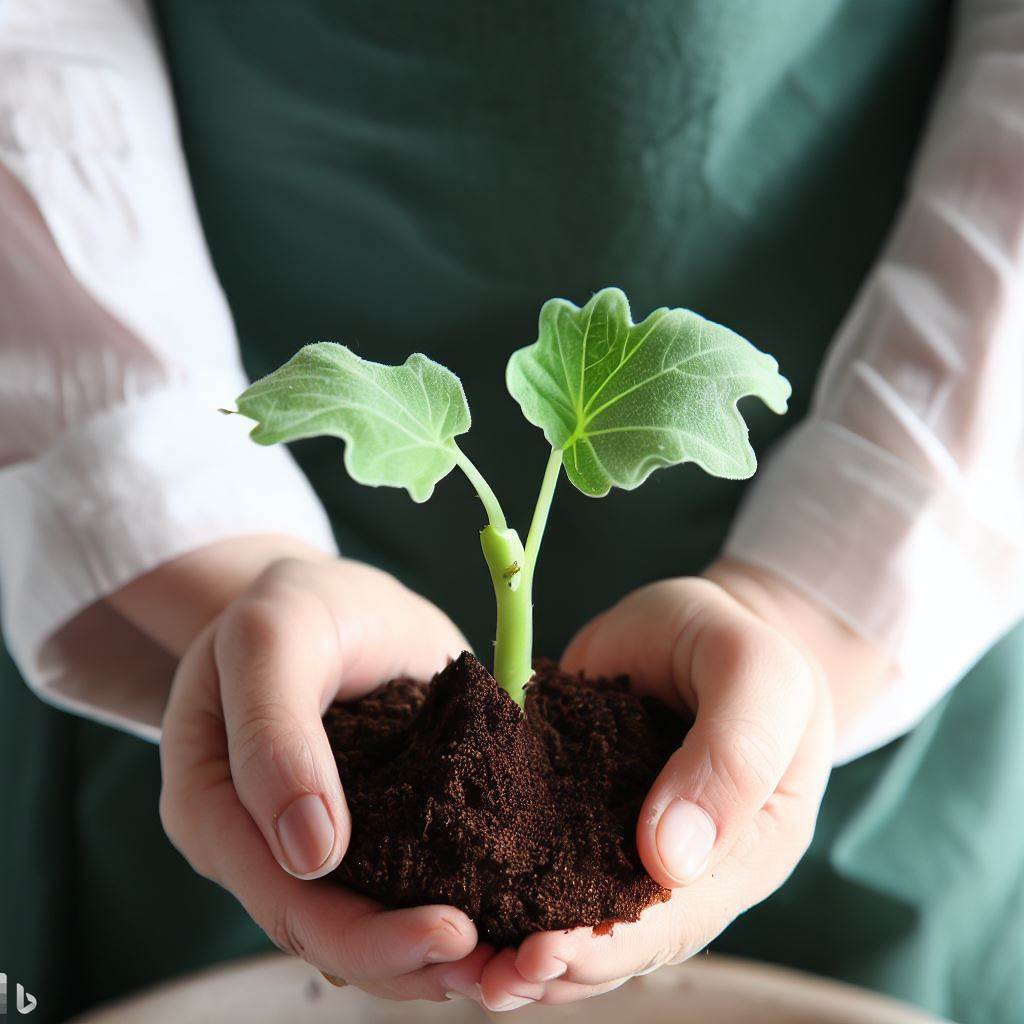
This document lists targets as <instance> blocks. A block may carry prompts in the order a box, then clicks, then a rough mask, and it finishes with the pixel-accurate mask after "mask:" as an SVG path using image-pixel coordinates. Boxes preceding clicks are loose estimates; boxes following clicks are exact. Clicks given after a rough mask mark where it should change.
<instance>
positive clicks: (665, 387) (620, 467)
mask: <svg viewBox="0 0 1024 1024" xmlns="http://www.w3.org/2000/svg"><path fill="white" fill-rule="evenodd" d="M506 382H507V385H508V389H509V391H510V392H511V394H512V397H513V398H515V400H516V401H517V402H518V403H519V405H520V406H521V407H522V410H523V413H524V415H525V416H526V418H527V419H528V420H529V421H530V422H531V423H533V424H534V425H535V426H538V427H540V428H541V430H543V431H544V436H545V437H546V438H547V440H548V442H549V443H550V444H551V445H552V447H554V448H556V449H561V450H562V452H563V460H564V465H565V469H566V473H567V474H568V476H569V479H570V480H572V482H573V483H574V484H575V485H576V487H578V488H579V489H580V490H581V491H583V493H584V494H589V495H593V496H594V497H601V496H603V495H605V494H607V493H608V491H609V490H610V489H611V488H612V487H621V488H623V489H625V490H632V489H633V488H635V487H639V486H640V484H642V483H643V482H644V481H645V480H646V479H647V477H648V476H650V474H651V473H653V472H654V470H656V469H660V468H662V467H665V466H673V465H676V464H678V463H681V462H696V463H697V465H699V466H700V467H701V468H702V469H704V470H705V471H706V472H708V473H711V474H713V475H714V476H720V477H726V478H728V479H744V478H746V477H749V476H751V475H752V474H753V472H754V470H755V469H756V468H757V460H756V458H755V456H754V451H753V449H752V448H751V447H750V442H749V441H748V439H747V434H748V431H747V425H746V423H745V421H744V419H743V417H742V415H741V414H740V412H739V409H738V408H737V403H738V402H739V400H740V399H741V398H743V397H745V396H747V395H756V396H757V397H758V398H760V399H761V400H762V401H763V402H764V403H765V404H766V405H767V406H768V407H769V408H770V409H771V410H772V411H773V412H776V413H783V412H785V411H786V402H787V400H788V398H789V395H790V386H789V382H788V381H787V380H786V379H785V378H784V377H782V376H780V374H779V372H778V363H776V361H775V360H774V359H773V358H772V357H771V356H769V355H766V354H765V353H763V352H760V351H758V350H757V349H756V348H754V346H753V345H751V344H750V342H748V341H746V340H745V339H744V338H741V337H740V336H739V335H738V334H736V333H734V332H733V331H730V330H729V329H728V328H727V327H723V326H721V325H720V324H716V323H713V322H711V321H710V320H705V319H704V318H703V317H701V316H699V315H698V314H696V313H693V312H691V311H690V310H687V309H664V308H663V309H656V310H655V311H654V312H653V313H651V314H650V316H648V317H647V318H646V319H645V320H644V321H643V322H642V323H639V324H634V323H633V321H632V318H631V315H630V310H629V302H628V300H627V299H626V296H625V295H624V294H623V293H622V291H620V290H619V289H618V288H605V289H603V290H602V291H599V292H598V293H597V294H596V295H594V297H593V298H592V299H591V300H590V301H589V302H588V303H587V304H586V305H585V306H583V307H582V308H580V307H578V306H575V305H573V304H572V303H571V302H567V301H566V300H565V299H551V300H550V301H548V302H546V303H545V304H544V307H543V308H542V309H541V313H540V330H539V336H538V340H537V341H536V342H534V344H532V345H528V346H527V347H526V348H522V349H519V351H517V352H515V353H513V355H512V358H511V359H510V360H509V364H508V370H507V373H506Z"/></svg>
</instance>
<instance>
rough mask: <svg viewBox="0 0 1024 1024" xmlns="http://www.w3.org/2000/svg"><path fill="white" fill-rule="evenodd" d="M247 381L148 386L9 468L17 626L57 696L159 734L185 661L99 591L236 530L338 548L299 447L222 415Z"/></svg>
mask: <svg viewBox="0 0 1024 1024" xmlns="http://www.w3.org/2000/svg"><path fill="white" fill-rule="evenodd" d="M242 387H244V381H236V380H230V381H220V382H218V383H217V384H216V385H212V384H210V385H207V386H206V387H203V388H197V387H194V386H186V385H182V386H179V387H173V388H168V389H167V390H163V391H160V392H156V393H151V394H148V395H146V396H144V397H141V398H139V399H138V400H137V401H133V402H131V403H129V404H126V405H122V406H118V407H116V408H112V409H110V410H108V411H106V412H104V413H101V414H99V415H97V416H95V417H93V418H92V419H90V420H88V421H87V422H85V423H84V424H82V425H79V426H76V427H74V428H72V430H70V431H69V432H68V433H67V434H65V435H64V436H63V437H62V438H61V440H60V441H58V442H57V443H56V444H55V445H53V446H52V447H51V448H50V449H49V450H48V451H46V452H45V453H44V454H43V455H41V456H40V457H39V458H37V459H35V460H32V461H30V462H22V463H17V464H15V465H13V466H10V467H8V468H5V469H0V514H2V517H3V523H2V529H0V593H2V596H3V604H2V608H0V612H2V621H3V630H4V634H5V636H6V639H7V642H8V645H9V647H10V649H11V653H12V655H13V657H14V659H15V661H16V662H17V664H18V666H19V668H20V669H21V671H22V673H23V675H24V676H25V678H26V680H27V681H28V683H29V685H30V686H31V687H32V688H33V689H34V690H36V691H37V692H38V693H39V695H40V696H41V697H43V698H44V699H46V700H48V701H50V702H51V703H54V704H56V705H58V706H61V707H65V708H68V709H69V710H74V711H76V712H79V713H82V714H85V715H88V716H89V717H92V718H96V719H98V720H101V721H105V722H108V723H111V724H114V725H118V726H120V727H122V728H125V729H127V730H128V731H131V732H135V733H136V734H138V735H141V736H145V737H147V738H150V739H155V738H157V736H158V734H159V725H160V720H161V718H162V715H163V708H164V704H165V701H166V696H167V691H168V688H169V685H170V679H171V674H172V672H173V669H174V661H173V659H172V658H170V657H169V656H168V655H167V654H166V653H164V652H162V650H161V649H160V648H158V647H156V645H154V644H152V643H151V642H150V641H148V640H146V639H145V638H143V637H142V636H141V635H140V634H139V633H138V631H137V630H135V629H134V628H133V627H131V626H130V625H129V624H128V623H126V622H124V620H122V619H120V618H119V617H118V616H117V615H116V613H114V612H113V611H112V610H111V609H109V608H107V607H106V606H104V605H97V602H99V601H100V600H101V599H102V598H103V597H105V596H106V595H108V594H110V593H112V592H114V591H115V590H117V589H119V588H120V587H122V586H124V585H125V584H127V583H128V582H130V581H131V580H133V579H135V578H137V577H138V576H140V575H142V574H144V573H146V572H148V571H149V570H151V569H154V568H156V567H157V566H159V565H161V564H163V563H164V562H167V561H168V560H170V559H173V558H176V557H178V556H180V555H182V554H185V553H186V552H188V551H192V550H195V549H196V548H198V547H201V546H203V545H205V544H209V543H212V542H214V541H217V540H220V539H223V538H226V537H233V536H242V535H246V534H257V533H284V534H288V535H290V536H293V537H298V538H300V539H303V540H305V541H307V542H309V543H311V544H313V545H315V546H317V547H319V548H320V549H322V550H324V551H328V552H334V551H335V546H334V540H333V536H332V534H331V529H330V524H329V523H328V520H327V517H326V515H325V513H324V511H323V509H322V507H321V506H320V504H319V501H318V500H317V498H316V496H315V494H314V493H313V490H312V488H311V487H310V485H309V483H308V481H307V480H306V478H305V477H304V476H303V474H302V473H301V471H300V470H299V469H298V467H297V466H296V465H295V463H294V462H293V461H292V459H291V456H290V455H289V454H288V452H287V451H286V450H285V449H284V448H283V447H277V448H261V447H259V446H257V445H255V444H254V443H253V442H252V441H250V440H249V439H248V437H247V436H246V434H247V431H248V428H249V427H251V424H249V423H248V422H247V421H243V420H241V418H238V417H227V416H223V415H221V414H220V413H218V412H217V401H218V400H219V401H221V402H224V401H228V400H230V399H232V398H233V397H234V395H235V394H237V393H238V392H239V391H240V390H241V388H242ZM213 393H215V394H216V396H217V397H216V398H214V397H213Z"/></svg>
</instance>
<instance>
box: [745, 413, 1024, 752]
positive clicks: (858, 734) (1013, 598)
mask: <svg viewBox="0 0 1024 1024" xmlns="http://www.w3.org/2000/svg"><path fill="white" fill-rule="evenodd" d="M725 553H726V554H727V555H729V556H730V557H732V558H737V559H740V560H742V561H745V562H748V563H750V564H752V565H756V566H759V567H761V568H764V569H767V570H769V571H770V572H772V573H774V574H775V575H777V576H779V577H780V578H782V579H784V580H786V581H787V582H788V583H790V584H791V585H793V586H794V587H796V588H797V589H798V590H800V591H801V592H803V593H805V594H807V595H808V596H809V597H811V598H812V599H814V600H815V601H817V602H818V603H819V604H820V605H822V606H823V607H824V608H827V609H829V610H830V611H831V612H832V613H833V614H835V615H836V616H837V617H838V618H839V619H840V620H841V621H843V622H844V623H846V624H847V625H848V626H849V627H850V628H851V629H853V630H854V632H856V633H857V634H858V635H859V636H861V637H863V638H864V639H865V640H867V641H869V642H870V643H873V644H875V645H876V646H877V647H878V648H879V649H881V650H882V651H884V652H885V653H886V654H887V655H888V656H889V657H890V658H891V660H892V664H893V678H892V680H891V681H890V685H889V686H888V687H887V688H886V690H885V692H884V693H883V694H882V695H881V696H880V697H879V698H878V699H877V700H876V701H875V703H874V704H873V705H872V706H871V707H870V708H868V709H867V711H866V712H865V713H864V715H863V716H862V718H861V719H860V720H859V721H858V722H856V723H855V724H854V728H853V729H852V730H851V732H850V733H849V734H848V735H847V736H845V737H843V738H842V739H841V743H840V748H839V750H838V752H837V755H838V756H837V763H843V762H845V761H849V760H852V759H853V758H855V757H859V756H860V755H861V754H864V753H867V752H868V751H870V750H873V749H875V748H877V747H880V746H882V745H883V744H885V743H887V742H889V741H890V740H892V739H894V738H896V737H897V736H900V735H902V734H903V733H904V732H906V731H907V730H908V729H910V728H912V727H913V726H914V725H916V724H917V722H918V721H920V719H921V718H923V717H924V715H925V714H926V713H927V712H928V711H929V709H930V708H931V707H933V706H934V704H935V703H936V702H937V701H938V700H939V699H940V698H941V697H942V696H943V695H944V694H945V693H946V692H947V691H948V690H949V689H951V688H952V686H953V685H954V684H955V683H956V682H957V680H958V679H960V678H961V676H962V675H963V674H964V673H965V672H966V671H967V670H968V669H969V668H970V667H971V665H972V664H973V663H974V662H975V661H976V660H977V659H978V658H979V657H980V656H981V655H982V654H983V653H984V652H985V651H986V650H987V649H988V647H989V646H991V644H992V643H993V642H994V641H995V640H996V639H997V638H998V637H999V636H1001V635H1002V634H1003V633H1004V632H1006V631H1007V630H1008V629H1009V628H1010V627H1011V626H1012V625H1013V624H1014V623H1015V622H1016V621H1017V619H1018V618H1019V617H1020V615H1021V609H1022V608H1024V550H1022V548H1021V545H1020V542H1019V540H1015V539H1014V538H1011V537H1009V536H1007V535H1006V534H1004V533H1003V532H1001V531H999V530H998V529H996V528H994V527H993V526H991V525H988V524H986V523H984V522H982V521H980V519H979V517H978V516H977V514H976V511H975V510H974V509H972V508H971V502H970V500H969V498H968V496H967V495H966V494H961V493H958V491H957V490H956V489H955V488H954V487H951V486H950V485H949V481H948V480H947V481H942V482H941V483H938V482H936V480H935V478H934V477H933V478H931V479H928V478H925V477H923V476H922V475H920V474H919V473H917V472H915V471H914V470H913V468H912V467H911V466H909V465H908V464H907V463H906V462H904V461H903V460H901V459H899V458H897V457H896V456H894V455H893V454H891V453H890V452H887V451H885V450H884V449H882V448H879V447H877V446H875V445H873V444H871V443H870V442H869V441H866V440H865V439H864V438H863V437H860V436H858V435H857V434H854V433H852V432H851V431H849V430H846V429H844V428H843V427H840V426H838V425H837V424H835V423H832V422H828V421H825V420H820V419H813V418H812V419H810V420H808V421H806V422H805V423H803V424H801V425H800V426H798V427H797V428H796V429H795V430H794V431H793V432H792V433H791V434H790V435H789V436H788V437H787V439H786V440H785V442H784V443H783V445H782V446H781V448H780V450H779V451H778V452H777V453H776V454H775V455H774V456H773V458H772V459H771V460H770V462H769V463H768V465H767V466H766V467H765V468H764V469H763V470H762V472H761V474H760V475H759V477H758V481H757V483H756V485H755V486H754V488H753V491H752V493H751V494H750V496H749V497H748V498H747V500H746V502H745V503H744V506H743V508H742V509H741V511H740V514H739V516H738V518H737V520H736V522H735V524H734V525H733V528H732V532H731V534H730V537H729V540H728V542H727V543H726V546H725Z"/></svg>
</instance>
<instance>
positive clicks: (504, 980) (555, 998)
mask: <svg viewBox="0 0 1024 1024" xmlns="http://www.w3.org/2000/svg"><path fill="white" fill-rule="evenodd" d="M711 575H713V576H714V578H713V579H710V578H686V579H674V580H666V581H663V582H660V583H655V584H652V585H650V586H646V587H643V588H642V589H640V590H637V591H634V592H633V593H631V594H630V595H629V596H627V597H626V598H624V599H623V600H622V601H620V602H619V603H618V604H616V605H615V606H613V607H612V608H611V609H609V610H608V611H606V612H604V613H603V614H601V615H599V616H598V617H597V618H596V619H594V620H593V621H592V622H591V623H590V624H589V625H588V626H586V627H585V628H584V629H583V630H582V631H581V632H580V633H579V634H578V635H577V637H576V638H575V639H574V640H573V642H572V643H571V644H570V646H569V648H568V650H567V651H566V653H565V656H564V658H563V665H564V667H566V668H568V669H569V670H570V671H578V670H582V671H583V672H584V673H585V674H586V675H588V676H593V677H597V676H616V675H622V674H628V675H629V676H630V678H631V680H632V684H633V687H634V690H635V691H638V692H641V693H648V694H652V695H653V696H655V697H657V698H659V699H660V700H662V701H663V702H664V703H665V704H667V705H669V706H670V707H672V708H674V709H676V710H678V711H681V712H682V711H686V712H692V713H693V714H694V715H695V721H694V725H693V727H692V728H691V730H690V731H689V732H688V733H687V735H686V737H685V739H683V741H682V744H681V746H680V747H679V749H678V750H677V751H676V753H675V754H674V755H673V756H672V757H671V758H670V759H669V761H668V763H667V764H666V765H665V767H664V769H663V770H662V772H661V774H660V775H659V776H658V778H657V780H656V781H655V782H654V785H653V786H652V787H651V790H650V792H649V793H648V795H647V798H646V801H645V803H644V805H643V808H642V810H641V813H640V818H639V821H638V823H637V831H636V839H637V847H638V851H639V853H640V856H641V859H642V860H643V863H644V865H645V866H646V868H647V870H648V871H649V872H650V874H651V875H652V877H653V878H654V879H655V880H656V881H658V882H660V883H661V884H662V885H664V886H666V887H667V888H670V889H672V890H673V892H672V897H671V899H669V900H668V901H667V902H665V903H662V904H658V905H655V906H652V907H650V908H649V909H648V910H646V911H645V912H644V914H643V915H642V917H641V919H640V920H639V921H638V922H636V923H635V924H617V925H615V927H614V929H613V931H612V934H611V935H595V934H594V933H593V930H592V929H590V928H578V929H575V930H572V931H568V932H565V931H562V932H543V933H539V934H536V935H532V936H530V937H529V938H527V939H526V940H525V941H524V942H523V943H522V944H521V946H520V947H519V949H518V950H503V951H501V952H499V953H498V954H497V955H496V956H495V957H494V958H493V959H492V960H490V962H489V963H488V964H487V965H486V966H485V967H484V971H483V976H482V978H481V985H482V991H483V997H484V1000H485V1003H486V1005H487V1006H488V1007H489V1008H491V1009H494V1010H499V1009H514V1008H516V1007H518V1006H522V1005H524V1004H525V1003H527V1002H532V1001H537V1002H543V1003H549V1004H550V1003H563V1002H569V1001H572V1000H576V999H581V998H585V997H587V996H590V995H595V994H598V993H600V992H604V991H607V990H609V989H612V988H615V987H617V986H618V985H620V984H622V983H623V982H625V981H627V980H628V979H629V978H630V977H632V976H634V975H637V974H643V973H647V972H649V971H652V970H654V969H656V968H657V967H659V966H661V965H663V964H669V963H678V962H680V961H682V960H684V959H686V958H688V957H690V956H692V955H693V954H694V953H696V952H698V951H699V950H700V949H702V948H703V947H704V946H706V945H707V944H708V942H710V941H711V940H712V939H713V938H714V937H715V936H716V935H718V934H719V933H720V932H721V931H722V930H723V929H724V928H725V927H726V926H727V925H728V924H729V923H730V922H731V921H732V920H733V919H734V918H735V917H736V916H737V915H739V914H740V913H742V912H743V911H744V910H746V909H747V908H749V907H751V906H753V905H754V904H756V903H758V902H760V901H761V900H763V899H764V898H765V897H767V896H768V895H769V894H770V893H772V892H773V891H774V890H775V889H776V888H778V887H779V886H780V885H781V884H782V883H783V881H785V879H786V878H787V877H788V875H789V874H790V872H791V871H792V870H793V868H794V866H795V865H796V863H797V862H798V861H799V859H800V857H801V856H802V854H803V853H804V851H805V850H806V848H807V846H808V844H809V842H810V840H811V836H812V835H813V831H814V822H815V818H816V815H817V811H818V806H819V803H820V801H821V796H822V793H823V791H824V787H825V783H826V780H827V778H828V775H829V770H830V766H831V763H832V757H833V747H834V731H835V730H834V720H833V708H832V700H831V693H830V688H829V686H828V685H827V682H826V673H825V672H824V671H823V670H822V668H821V663H820V662H819V661H818V659H817V658H815V657H814V655H813V654H812V653H811V652H810V650H809V649H808V647H807V641H808V639H809V638H810V636H811V634H814V636H815V638H816V639H819V635H818V633H819V632H820V631H817V632H816V630H817V627H818V623H816V622H815V623H813V624H801V623H800V622H799V621H798V620H799V618H800V614H802V613H800V612H797V611H796V609H797V608H798V607H799V604H800V602H799V601H798V600H796V599H793V598H791V597H787V598H786V599H785V600H781V599H780V600H775V599H773V597H772V588H773V587H774V585H775V584H772V583H768V584H765V582H764V580H756V579H755V577H756V575H757V574H750V573H747V572H745V571H743V570H742V569H737V568H735V567H732V568H729V567H721V568H719V569H718V570H717V571H716V572H714V573H713V574H711ZM808 614H810V615H812V616H813V615H814V614H820V613H813V612H812V613H808Z"/></svg>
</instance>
